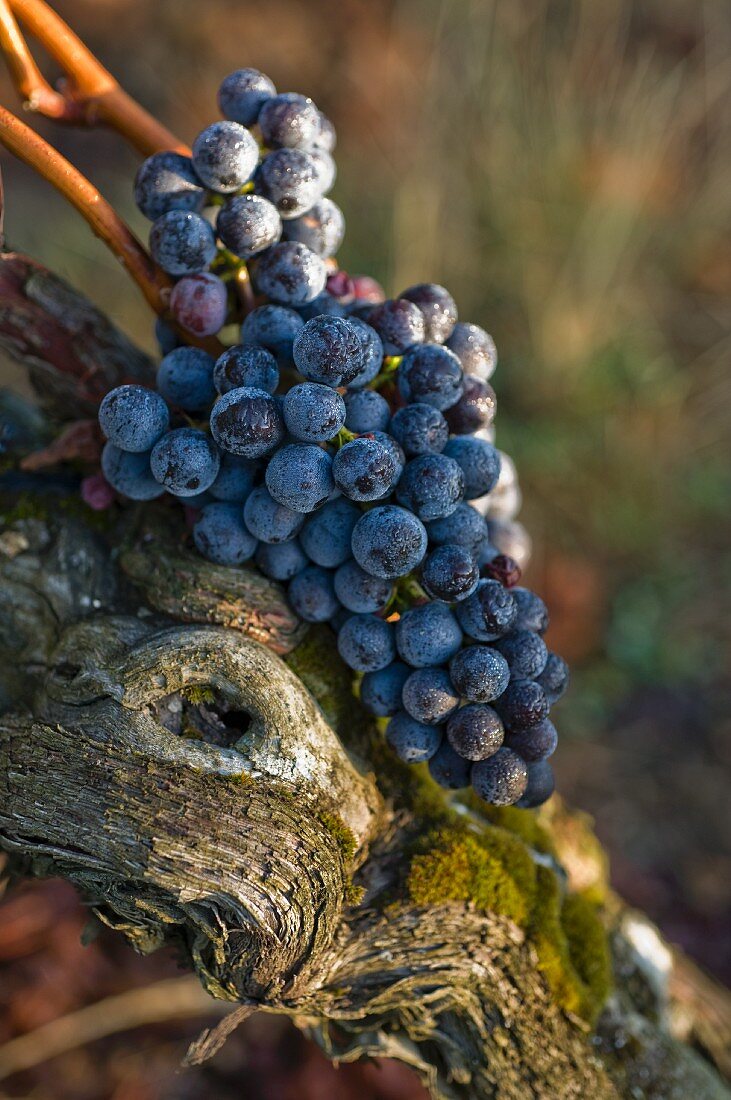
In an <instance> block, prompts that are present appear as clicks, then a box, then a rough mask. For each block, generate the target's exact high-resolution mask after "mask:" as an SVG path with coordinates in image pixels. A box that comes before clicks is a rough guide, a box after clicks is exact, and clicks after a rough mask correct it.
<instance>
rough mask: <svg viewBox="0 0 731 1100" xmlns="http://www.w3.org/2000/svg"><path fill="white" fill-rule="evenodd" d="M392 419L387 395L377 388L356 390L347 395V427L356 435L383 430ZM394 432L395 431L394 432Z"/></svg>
mask: <svg viewBox="0 0 731 1100" xmlns="http://www.w3.org/2000/svg"><path fill="white" fill-rule="evenodd" d="M390 419H391V409H390V407H389V404H388V401H386V399H385V397H381V395H380V393H377V392H376V391H375V390H354V391H351V392H349V393H346V395H345V427H346V428H347V429H348V431H350V432H355V434H356V435H362V434H363V433H366V432H383V431H385V430H386V428H387V427H388V422H389V420H390ZM392 434H393V433H392Z"/></svg>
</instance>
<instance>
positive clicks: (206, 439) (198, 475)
mask: <svg viewBox="0 0 731 1100" xmlns="http://www.w3.org/2000/svg"><path fill="white" fill-rule="evenodd" d="M220 461H221V459H220V455H219V453H218V448H217V447H216V444H215V443H214V442H213V440H212V439H211V437H210V436H209V435H206V433H205V432H200V431H198V429H197V428H176V429H175V430H174V431H172V432H167V433H166V434H165V435H164V436H163V437H162V439H159V440H158V441H157V443H156V444H155V446H154V447H153V448H152V454H151V455H150V469H151V470H152V476H153V477H154V478H155V481H159V483H160V484H161V485H164V486H165V488H166V489H167V490H168V492H169V493H172V494H173V495H174V496H177V497H192V496H195V495H196V494H197V493H202V492H204V490H206V489H208V487H209V486H210V485H212V484H213V482H214V481H215V479H216V474H217V473H218V467H219V465H220Z"/></svg>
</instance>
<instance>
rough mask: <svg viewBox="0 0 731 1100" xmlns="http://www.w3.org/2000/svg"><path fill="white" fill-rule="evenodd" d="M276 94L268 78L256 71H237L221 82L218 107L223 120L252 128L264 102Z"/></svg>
mask: <svg viewBox="0 0 731 1100" xmlns="http://www.w3.org/2000/svg"><path fill="white" fill-rule="evenodd" d="M276 94H277V89H276V88H275V87H274V85H273V84H272V82H271V80H270V79H269V77H268V76H265V75H264V73H260V72H259V70H258V69H237V70H236V71H235V72H233V73H229V75H228V76H227V77H226V78H225V79H224V80H223V81H222V83H221V87H220V88H219V89H218V106H219V107H220V109H221V114H222V115H223V116H224V118H228V119H230V120H231V121H232V122H240V123H241V125H242V126H253V124H254V123H255V122H256V120H257V118H258V117H259V112H260V111H261V109H262V107H263V106H264V104H265V103H266V101H267V100H268V99H271V97H272V96H274V95H276Z"/></svg>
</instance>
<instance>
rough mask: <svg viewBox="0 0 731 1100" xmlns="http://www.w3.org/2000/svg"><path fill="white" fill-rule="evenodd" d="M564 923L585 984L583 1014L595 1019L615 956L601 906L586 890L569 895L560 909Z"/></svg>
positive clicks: (573, 957)
mask: <svg viewBox="0 0 731 1100" xmlns="http://www.w3.org/2000/svg"><path fill="white" fill-rule="evenodd" d="M561 923H562V925H563V929H564V932H565V933H566V938H567V940H568V944H569V951H570V953H571V961H572V962H573V964H574V969H575V970H576V973H577V974H578V976H579V978H580V979H581V981H582V982H583V984H584V987H585V994H584V1002H583V1005H582V1008H583V1012H582V1013H581V1014H582V1015H585V1016H586V1017H587V1018H588V1019H594V1018H595V1017H596V1015H597V1014H598V1012H599V1009H600V1008H601V1006H602V1005H603V1004H604V1002H605V1001H606V999H607V997H608V996H609V992H610V990H611V988H612V959H611V954H610V951H609V942H608V940H607V935H606V931H605V928H604V925H603V924H602V921H601V918H600V916H599V907H598V906H597V905H596V904H595V902H594V901H593V899H592V898H590V897H589V896H588V895H587V894H585V893H580V894H568V895H567V897H566V898H565V899H564V903H563V906H562V908H561Z"/></svg>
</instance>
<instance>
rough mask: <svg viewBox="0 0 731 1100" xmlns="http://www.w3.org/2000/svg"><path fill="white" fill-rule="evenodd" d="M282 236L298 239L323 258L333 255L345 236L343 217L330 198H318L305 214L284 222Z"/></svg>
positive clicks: (291, 239)
mask: <svg viewBox="0 0 731 1100" xmlns="http://www.w3.org/2000/svg"><path fill="white" fill-rule="evenodd" d="M284 236H285V239H286V240H288V241H299V242H300V244H304V245H307V247H308V248H309V249H311V250H312V252H315V253H316V254H317V255H318V256H322V258H323V260H327V259H329V257H330V256H334V255H335V253H336V252H337V250H338V249H339V248H340V245H341V244H342V243H343V237H344V236H345V218H344V217H343V212H342V210H341V209H340V207H339V206H336V204H335V203H334V202H333V201H332V199H320V201H319V202H316V203H315V205H314V206H313V207H312V208H311V209H310V210H308V211H307V212H306V213H305V214H300V216H299V217H298V218H291V219H290V220H288V221H287V222H286V223H285V226H284Z"/></svg>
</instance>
